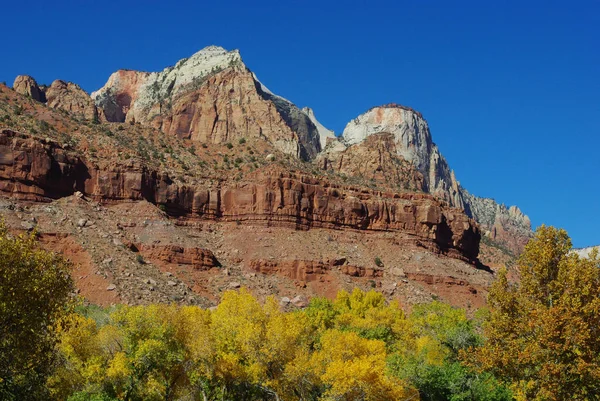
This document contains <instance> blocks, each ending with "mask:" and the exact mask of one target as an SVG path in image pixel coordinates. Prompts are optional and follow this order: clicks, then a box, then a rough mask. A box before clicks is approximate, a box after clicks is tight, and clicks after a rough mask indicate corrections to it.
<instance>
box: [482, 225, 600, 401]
mask: <svg viewBox="0 0 600 401" xmlns="http://www.w3.org/2000/svg"><path fill="white" fill-rule="evenodd" d="M518 266H519V272H520V276H521V277H520V278H521V280H520V283H519V284H511V283H509V281H508V279H507V276H506V271H504V272H502V273H500V275H499V278H498V280H497V281H496V282H495V284H494V285H493V286H492V288H491V290H490V295H489V305H490V308H491V313H490V316H489V319H488V321H487V323H486V325H485V337H486V342H485V345H484V346H483V347H482V348H480V349H479V350H477V352H476V360H475V361H474V362H473V363H474V365H476V366H479V367H481V368H483V369H486V370H489V371H492V372H494V373H495V374H497V375H498V376H499V377H501V378H503V379H504V380H506V381H507V382H510V383H511V384H512V389H513V391H514V393H515V395H516V397H517V398H518V399H519V400H540V401H541V400H557V401H558V400H567V399H568V400H598V399H600V260H599V259H598V256H597V254H596V255H592V257H591V258H590V259H580V258H579V257H578V256H577V254H575V253H573V252H571V240H570V239H569V237H568V235H567V233H566V232H565V231H564V230H559V229H555V228H553V227H546V226H542V227H540V228H539V229H538V230H537V231H536V234H535V237H534V238H533V239H532V240H531V241H530V242H529V243H528V244H527V246H526V247H525V250H524V252H523V254H522V255H521V257H520V258H519V261H518Z"/></svg>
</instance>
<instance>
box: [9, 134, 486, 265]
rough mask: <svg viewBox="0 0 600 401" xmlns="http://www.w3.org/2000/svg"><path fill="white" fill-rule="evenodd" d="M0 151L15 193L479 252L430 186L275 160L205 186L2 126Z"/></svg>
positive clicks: (461, 219) (475, 237)
mask: <svg viewBox="0 0 600 401" xmlns="http://www.w3.org/2000/svg"><path fill="white" fill-rule="evenodd" d="M0 155H1V157H0V191H3V192H5V193H9V194H11V195H12V196H13V197H15V198H21V199H33V200H44V199H53V198H59V197H62V196H67V195H70V194H72V193H74V192H75V191H76V190H78V191H81V192H82V193H83V194H85V195H87V196H90V197H93V198H96V199H99V200H101V199H104V200H126V199H130V200H142V199H145V200H147V201H149V202H152V203H154V204H162V205H165V207H166V208H167V210H168V211H169V212H170V213H172V214H175V215H182V216H188V217H201V218H211V219H220V220H230V221H233V220H237V221H245V222H248V223H250V224H277V225H284V226H291V227H295V228H298V229H308V228H311V227H323V228H330V229H340V228H347V229H357V230H377V231H379V230H386V231H399V232H403V233H405V234H410V235H414V236H416V237H417V238H421V239H423V240H424V241H427V242H429V243H432V244H435V246H436V247H438V248H439V250H441V251H443V252H447V253H449V254H454V255H455V256H457V257H462V258H466V259H471V260H473V259H475V258H476V257H477V253H478V245H479V238H480V237H479V229H478V228H477V226H476V224H475V222H474V221H473V220H471V219H469V218H468V217H467V216H466V215H465V214H463V213H462V212H461V211H460V210H458V209H454V208H451V207H449V206H448V205H446V204H445V203H444V202H441V201H439V200H437V199H436V198H434V197H433V196H431V195H427V194H415V193H402V194H399V193H381V192H379V191H372V190H366V189H364V188H360V187H351V186H348V187H339V186H335V185H332V184H331V183H330V182H328V181H326V180H321V179H317V178H314V177H311V176H308V175H304V174H301V173H291V172H285V171H281V170H280V169H278V168H277V167H275V166H272V167H270V168H269V167H267V168H264V169H261V170H259V171H258V172H256V174H255V175H254V176H250V177H248V179H246V180H244V181H243V182H232V183H226V182H224V183H221V184H220V185H219V186H218V187H216V188H210V189H209V188H206V187H203V186H195V185H190V184H185V183H180V182H176V181H174V180H173V179H171V178H170V177H169V176H168V175H167V174H166V173H163V172H160V171H154V170H149V169H148V168H146V167H144V166H139V167H132V166H123V165H118V164H116V165H113V166H111V167H109V168H104V169H100V168H98V167H97V166H94V165H90V164H89V163H87V162H86V161H85V159H82V158H81V157H79V156H77V155H76V154H75V153H74V152H72V151H68V150H65V149H64V148H62V147H61V146H60V145H59V144H58V143H56V142H52V141H45V140H44V141H42V140H39V139H35V138H32V137H29V136H27V135H23V134H17V133H15V132H12V131H10V130H3V131H1V132H0Z"/></svg>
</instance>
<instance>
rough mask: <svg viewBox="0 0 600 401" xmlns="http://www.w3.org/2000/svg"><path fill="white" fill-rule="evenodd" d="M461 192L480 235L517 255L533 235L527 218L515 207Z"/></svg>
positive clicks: (464, 191) (468, 212)
mask: <svg viewBox="0 0 600 401" xmlns="http://www.w3.org/2000/svg"><path fill="white" fill-rule="evenodd" d="M461 189H462V188H461ZM462 191H463V196H464V197H465V200H466V205H467V208H468V209H467V210H466V212H467V214H468V215H469V216H471V217H473V218H474V219H475V220H476V221H477V222H478V223H479V225H480V226H481V229H482V235H485V236H486V237H488V238H490V239H492V240H494V241H496V242H498V243H500V244H502V245H503V246H504V247H506V248H507V249H508V250H510V251H511V252H512V253H513V254H514V255H518V254H519V253H520V252H521V251H522V249H523V247H524V246H525V245H526V244H527V241H528V240H529V239H530V238H531V237H532V235H533V233H532V231H531V221H530V220H529V217H527V216H526V215H525V214H523V212H521V210H520V209H519V208H518V207H516V206H510V207H506V206H505V205H503V204H498V203H497V202H496V201H495V200H493V199H490V198H480V197H478V196H474V195H471V194H470V193H469V192H467V191H466V190H464V189H462Z"/></svg>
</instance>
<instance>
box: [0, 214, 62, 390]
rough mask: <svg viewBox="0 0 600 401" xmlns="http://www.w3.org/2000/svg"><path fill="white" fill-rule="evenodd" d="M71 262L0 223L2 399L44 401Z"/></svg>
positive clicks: (0, 363)
mask: <svg viewBox="0 0 600 401" xmlns="http://www.w3.org/2000/svg"><path fill="white" fill-rule="evenodd" d="M69 273H70V266H69V264H68V263H67V262H66V261H65V260H63V259H62V258H60V257H58V256H57V255H55V254H53V253H50V252H46V251H43V250H41V249H39V248H37V247H36V240H35V235H34V234H31V235H28V236H16V237H12V236H11V235H10V234H9V233H8V232H7V230H6V228H5V226H4V225H3V224H0V399H2V400H33V399H46V390H45V380H46V377H47V375H48V374H49V373H50V371H51V367H52V364H53V361H54V359H55V352H54V345H55V342H56V335H55V328H56V325H57V322H58V320H59V318H60V317H61V315H62V314H63V313H64V312H65V310H66V306H67V304H68V300H69V294H70V293H71V292H72V290H73V282H72V280H71V278H70V275H69Z"/></svg>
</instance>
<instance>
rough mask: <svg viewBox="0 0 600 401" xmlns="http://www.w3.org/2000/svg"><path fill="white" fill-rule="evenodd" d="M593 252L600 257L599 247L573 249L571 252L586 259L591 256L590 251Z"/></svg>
mask: <svg viewBox="0 0 600 401" xmlns="http://www.w3.org/2000/svg"><path fill="white" fill-rule="evenodd" d="M594 250H597V251H598V254H599V255H600V245H597V246H589V247H587V248H579V249H573V252H575V253H576V254H578V255H579V257H580V258H583V259H588V258H589V257H590V256H591V254H592V251H594Z"/></svg>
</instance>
